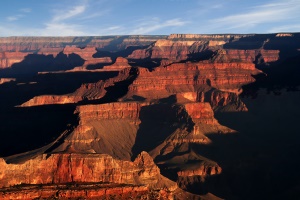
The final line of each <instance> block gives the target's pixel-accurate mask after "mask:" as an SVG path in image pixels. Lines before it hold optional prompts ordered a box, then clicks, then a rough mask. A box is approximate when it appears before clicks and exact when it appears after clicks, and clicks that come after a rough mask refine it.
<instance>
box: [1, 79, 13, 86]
mask: <svg viewBox="0 0 300 200" xmlns="http://www.w3.org/2000/svg"><path fill="white" fill-rule="evenodd" d="M12 81H16V79H15V78H0V85H1V84H3V83H9V82H12Z"/></svg>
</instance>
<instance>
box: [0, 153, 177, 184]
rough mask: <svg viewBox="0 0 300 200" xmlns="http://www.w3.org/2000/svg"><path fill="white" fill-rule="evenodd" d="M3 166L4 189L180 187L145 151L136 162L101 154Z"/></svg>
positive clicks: (44, 157)
mask: <svg viewBox="0 0 300 200" xmlns="http://www.w3.org/2000/svg"><path fill="white" fill-rule="evenodd" d="M0 165H1V176H0V177H1V179H0V187H1V188H3V187H9V186H14V185H19V184H61V183H63V184H66V183H74V182H78V183H81V182H87V183H118V184H121V183H125V184H132V185H139V184H145V185H148V186H151V187H153V188H157V189H160V188H164V187H165V188H169V189H170V190H174V189H176V184H174V183H173V182H172V181H170V180H168V179H166V178H163V177H162V176H161V175H160V171H159V168H158V167H157V166H156V165H155V164H154V162H153V160H152V158H151V157H150V156H149V155H148V154H147V153H146V152H142V153H141V155H140V156H138V157H137V158H136V160H135V161H134V162H130V161H121V160H116V159H113V158H112V157H111V156H108V155H99V154H52V155H50V156H48V155H45V154H44V155H41V156H38V157H36V158H34V159H32V160H28V161H26V162H25V163H23V164H6V163H5V161H4V160H3V159H2V160H1V163H0ZM45 169H47V170H45ZM161 180H164V182H160V181H161Z"/></svg>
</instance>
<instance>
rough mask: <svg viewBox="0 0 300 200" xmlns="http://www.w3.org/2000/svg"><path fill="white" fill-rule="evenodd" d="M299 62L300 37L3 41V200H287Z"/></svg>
mask: <svg viewBox="0 0 300 200" xmlns="http://www.w3.org/2000/svg"><path fill="white" fill-rule="evenodd" d="M299 49H300V34H299V33H289V34H281V33H280V34H207V35H201V34H171V35H169V36H97V37H96V36H95V37H7V38H5V37H3V38H0V93H1V94H2V98H1V99H0V110H1V112H0V121H1V125H0V132H1V133H2V134H1V136H0V156H1V158H0V199H37V198H38V199H53V198H54V199H55V198H58V199H80V198H85V199H113V198H114V199H130V198H131V199H204V200H216V199H270V198H271V199H282V198H285V199H295V197H298V195H299V194H300V190H299V182H298V178H299V177H300V174H299V172H298V170H297V167H299V166H300V162H299V159H298V158H297V152H299V150H300V149H299V145H298V144H299V142H298V141H299V140H298V139H299V135H298V134H297V133H298V127H297V125H296V124H297V121H298V120H299V119H300V115H299V113H300V112H299V111H300V107H299V105H298V102H299V100H300V93H299V90H298V89H299V85H300V82H299V80H300V79H299V74H300V73H299V72H300V71H299V64H300V51H299ZM275 180H276V181H275Z"/></svg>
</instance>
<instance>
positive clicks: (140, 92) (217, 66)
mask: <svg viewBox="0 0 300 200" xmlns="http://www.w3.org/2000/svg"><path fill="white" fill-rule="evenodd" d="M257 73H259V70H257V69H255V66H254V64H252V63H203V62H200V63H175V64H171V65H169V66H167V67H158V68H155V69H154V70H153V71H151V72H150V71H148V70H147V69H139V76H138V77H137V79H136V80H135V81H134V82H133V84H132V85H131V86H130V87H129V94H132V95H137V96H142V97H145V98H152V99H153V98H158V99H159V98H164V97H167V96H169V95H172V94H177V93H182V92H197V91H198V90H199V89H200V88H202V87H206V86H209V87H214V88H217V89H220V90H225V91H226V90H234V89H236V90H238V89H240V88H241V86H242V85H245V84H249V83H251V82H254V80H255V79H254V78H253V77H252V76H251V75H253V74H257Z"/></svg>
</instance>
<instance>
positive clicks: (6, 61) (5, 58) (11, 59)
mask: <svg viewBox="0 0 300 200" xmlns="http://www.w3.org/2000/svg"><path fill="white" fill-rule="evenodd" d="M27 55H28V53H23V52H2V53H1V52H0V69H5V68H9V67H11V66H12V65H13V64H15V63H19V62H22V61H23V60H24V58H25V56H27Z"/></svg>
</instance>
